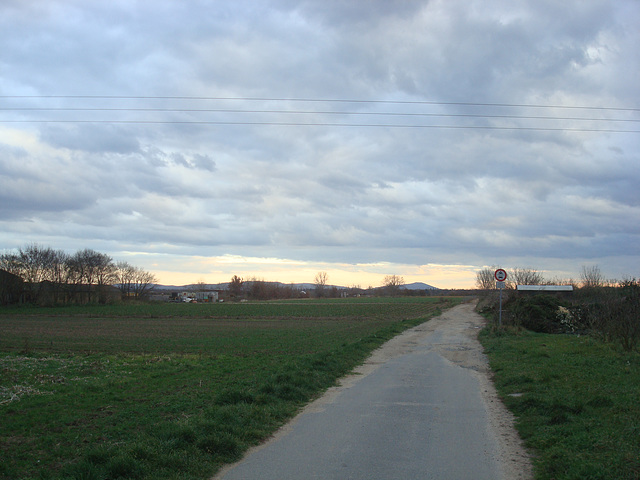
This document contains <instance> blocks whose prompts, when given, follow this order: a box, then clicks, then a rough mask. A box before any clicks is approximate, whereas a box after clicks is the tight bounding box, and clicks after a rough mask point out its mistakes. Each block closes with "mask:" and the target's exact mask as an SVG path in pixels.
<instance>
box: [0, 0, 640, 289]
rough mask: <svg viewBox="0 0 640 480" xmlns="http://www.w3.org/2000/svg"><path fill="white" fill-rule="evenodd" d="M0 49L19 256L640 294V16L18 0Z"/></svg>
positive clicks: (523, 6)
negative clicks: (586, 274)
mask: <svg viewBox="0 0 640 480" xmlns="http://www.w3.org/2000/svg"><path fill="white" fill-rule="evenodd" d="M0 45H1V46H2V48H0V250H1V251H13V250H15V249H17V248H19V247H22V246H25V245H26V244H29V243H33V242H36V243H38V244H40V245H43V246H49V247H53V248H56V249H64V250H66V251H68V252H69V253H73V252H75V251H76V250H78V249H81V248H92V249H94V250H98V251H100V252H103V253H108V254H109V255H111V256H112V257H113V258H114V259H115V260H126V261H128V262H130V263H132V264H133V265H136V266H140V267H143V268H145V269H148V270H150V271H152V272H154V273H155V274H156V275H157V276H158V278H159V280H160V281H161V282H162V283H165V284H169V283H192V282H196V281H205V282H207V283H216V282H223V281H228V280H229V279H230V278H231V276H232V275H234V274H237V275H240V276H242V277H245V278H247V277H252V276H255V277H257V278H263V279H265V280H279V281H282V282H313V279H314V276H315V274H316V273H317V272H319V271H325V272H327V273H328V277H329V278H328V280H329V282H328V283H330V284H341V285H346V286H350V285H361V286H363V287H366V286H369V285H373V286H376V285H380V284H381V283H382V279H383V277H384V276H385V275H390V274H395V275H401V276H403V277H404V279H405V281H406V282H407V283H410V282H413V281H422V282H426V283H429V284H431V285H435V286H438V287H443V288H454V287H471V286H473V285H474V283H475V272H476V271H477V270H478V269H480V268H482V267H483V266H493V265H500V266H503V267H505V268H513V267H530V268H535V269H538V270H541V271H543V272H544V273H545V275H546V276H548V277H550V278H551V277H555V276H557V277H563V278H567V277H573V278H578V277H579V274H580V271H581V269H582V266H592V265H597V266H599V268H600V269H601V271H602V273H603V274H604V275H605V276H606V277H608V278H617V279H621V278H625V277H639V276H640V189H639V186H640V148H639V147H640V95H639V94H640V88H639V87H638V85H639V78H640V75H639V74H640V48H638V46H639V45H640V3H639V2H638V1H636V0H589V1H584V0H562V1H559V0H504V1H499V0H497V1H493V0H492V1H486V0H482V1H480V0H478V1H474V0H459V1H457V0H440V1H438V0H430V1H427V0H424V1H400V0H396V1H392V0H367V1H364V0H363V1H355V0H353V1H346V0H345V1H337V0H307V1H293V0H264V1H261V0H246V1H242V0H233V1H204V0H202V1H199V0H193V1H188V2H185V1H178V0H175V1H170V0H153V1H151V0H149V1H144V0H138V1H132V0H114V1H109V2H104V1H91V0H68V1H62V0H4V1H2V3H1V4H0Z"/></svg>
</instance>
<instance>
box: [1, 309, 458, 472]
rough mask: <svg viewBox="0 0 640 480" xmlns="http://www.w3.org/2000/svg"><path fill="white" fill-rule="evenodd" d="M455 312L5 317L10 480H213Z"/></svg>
mask: <svg viewBox="0 0 640 480" xmlns="http://www.w3.org/2000/svg"><path fill="white" fill-rule="evenodd" d="M456 301H457V300H455V299H447V300H441V299H436V298H416V299H415V300H413V301H403V302H398V301H395V300H394V299H390V301H388V302H381V301H378V300H376V301H375V302H362V301H349V300H344V301H342V302H336V301H330V302H329V301H327V302H313V303H311V302H309V303H304V302H298V303H291V304H289V303H282V304H274V303H255V304H235V305H187V306H185V305H163V306H162V308H161V309H160V308H159V307H158V306H154V305H151V306H148V308H145V306H143V305H132V306H130V307H129V309H127V306H117V307H109V306H106V307H99V306H97V307H93V308H87V307H82V308H80V307H78V308H75V309H74V308H61V309H36V308H25V309H16V310H6V311H3V310H0V327H1V331H2V332H3V333H2V336H0V416H1V418H2V422H1V423H0V457H2V462H0V479H3V480H5V479H6V480H8V479H12V480H15V479H84V480H111V479H113V480H115V479H122V478H126V479H154V480H156V479H194V480H195V479H204V478H210V477H211V476H212V475H213V474H214V473H215V471H217V470H218V469H219V468H220V467H221V466H222V465H223V464H225V463H229V462H232V461H234V460H236V459H238V458H239V457H240V456H241V455H242V453H243V452H244V451H245V450H246V449H247V448H249V447H250V446H252V445H256V444H258V443H260V442H261V441H263V440H264V439H265V438H267V437H268V436H269V435H270V434H271V433H272V432H273V431H274V430H275V429H277V428H278V427H279V426H281V425H282V424H283V423H285V422H286V421H287V420H288V419H289V418H291V417H292V416H293V415H294V414H295V413H296V412H297V411H298V409H299V408H300V407H301V406H302V405H304V404H305V403H307V402H308V401H310V400H311V399H313V398H314V397H316V396H318V395H319V394H321V393H322V392H323V391H324V390H325V389H327V388H328V387H330V386H332V385H334V384H335V382H336V380H337V379H338V378H340V377H341V376H343V375H345V374H347V373H348V372H349V371H351V370H352V369H353V368H354V367H356V366H357V365H359V364H360V363H362V361H363V360H364V359H365V358H366V357H367V356H368V354H369V353H370V352H371V351H372V350H373V349H375V348H376V347H378V346H379V345H381V344H382V343H383V342H385V341H386V340H388V339H390V338H392V337H393V336H395V335H396V334H398V333H400V332H401V331H403V330H405V329H406V328H409V327H411V326H414V325H417V324H420V323H422V322H424V321H426V320H428V319H429V318H430V317H432V316H434V315H436V314H438V313H439V312H440V311H441V309H443V308H447V307H449V306H452V305H453V304H454V303H455V302H456ZM187 307H195V308H192V309H189V308H187Z"/></svg>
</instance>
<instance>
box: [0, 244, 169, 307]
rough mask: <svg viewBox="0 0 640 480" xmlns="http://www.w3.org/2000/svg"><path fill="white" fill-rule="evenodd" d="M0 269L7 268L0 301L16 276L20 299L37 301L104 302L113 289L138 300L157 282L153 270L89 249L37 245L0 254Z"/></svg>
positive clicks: (8, 295)
mask: <svg viewBox="0 0 640 480" xmlns="http://www.w3.org/2000/svg"><path fill="white" fill-rule="evenodd" d="M0 270H4V271H5V272H7V273H8V275H7V274H6V273H5V274H4V275H3V280H2V281H0V301H2V302H3V303H8V302H7V300H8V299H9V298H12V297H14V296H15V293H16V292H15V290H16V288H18V287H17V285H16V281H17V280H16V279H19V281H18V282H19V283H21V288H22V293H21V298H20V301H25V302H31V303H38V304H42V303H50V304H59V303H96V302H97V303H105V302H107V301H109V300H111V299H113V298H114V296H113V294H112V293H111V292H113V288H117V289H119V291H120V294H121V297H123V298H135V299H143V298H145V297H147V296H148V295H149V293H150V292H151V290H152V289H153V287H154V286H155V283H156V281H157V280H156V277H155V276H154V275H153V274H152V273H149V272H147V271H145V270H143V269H141V268H139V267H136V266H133V265H130V264H129V263H127V262H121V261H119V262H114V260H113V259H112V258H111V257H110V256H109V255H107V254H104V253H100V252H97V251H95V250H92V249H88V248H85V249H81V250H78V251H77V252H75V253H73V254H68V253H67V252H65V251H64V250H55V249H53V248H51V247H43V246H41V245H38V244H31V245H27V246H26V247H22V248H19V249H18V250H17V251H15V252H9V253H3V254H0ZM114 285H115V287H113V286H114ZM10 290H13V291H10ZM12 293H13V295H12Z"/></svg>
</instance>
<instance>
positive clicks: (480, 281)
mask: <svg viewBox="0 0 640 480" xmlns="http://www.w3.org/2000/svg"><path fill="white" fill-rule="evenodd" d="M495 271H496V268H494V267H487V268H483V269H482V270H479V271H477V272H476V287H478V288H479V289H480V290H492V289H494V288H495V287H496V279H495V277H494V274H495Z"/></svg>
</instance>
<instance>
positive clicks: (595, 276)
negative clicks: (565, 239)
mask: <svg viewBox="0 0 640 480" xmlns="http://www.w3.org/2000/svg"><path fill="white" fill-rule="evenodd" d="M580 280H581V283H582V287H584V288H595V287H602V286H603V285H604V275H602V272H601V271H600V267H598V266H597V265H592V266H590V267H587V266H584V265H583V266H582V273H581V274H580Z"/></svg>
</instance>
